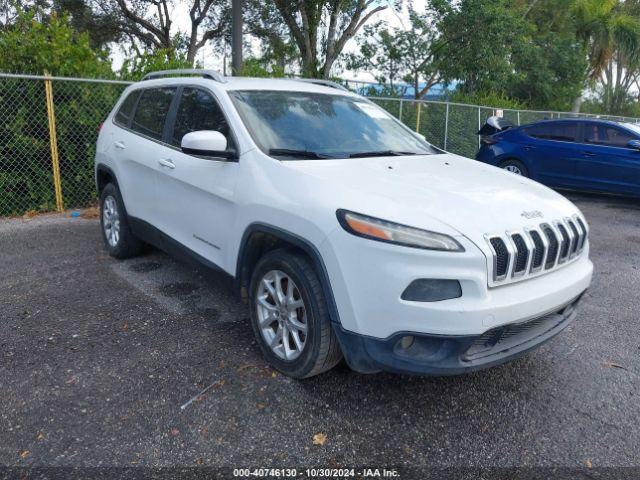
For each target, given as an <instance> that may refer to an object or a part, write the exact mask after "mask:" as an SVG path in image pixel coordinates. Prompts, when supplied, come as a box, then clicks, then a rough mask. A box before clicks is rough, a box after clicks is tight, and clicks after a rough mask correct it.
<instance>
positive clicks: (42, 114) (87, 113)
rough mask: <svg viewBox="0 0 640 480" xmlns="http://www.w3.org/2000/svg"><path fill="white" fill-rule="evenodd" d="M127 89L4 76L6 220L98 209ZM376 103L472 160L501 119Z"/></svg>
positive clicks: (462, 108) (1, 151) (482, 110)
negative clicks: (99, 172) (105, 125)
mask: <svg viewBox="0 0 640 480" xmlns="http://www.w3.org/2000/svg"><path fill="white" fill-rule="evenodd" d="M129 83H130V82H123V81H115V80H103V79H87V78H65V77H47V76H37V75H14V74H3V73H0V216H13V215H22V214H24V213H25V212H30V211H36V212H46V211H55V210H58V211H62V210H63V209H68V208H79V207H85V206H88V205H90V204H91V203H93V202H95V199H96V191H95V184H94V179H93V160H94V155H95V144H96V139H97V136H98V129H99V126H100V123H101V122H102V121H104V119H105V118H106V116H107V115H108V113H109V111H110V110H111V108H112V107H113V105H114V104H115V102H116V100H117V99H118V97H119V96H120V94H121V93H122V91H123V90H124V88H126V86H127V85H128V84H129ZM370 98H371V100H372V101H373V102H375V103H377V104H378V105H380V106H381V107H382V108H384V109H386V110H387V111H388V112H390V113H391V114H392V115H394V116H396V117H397V118H399V119H400V120H401V121H402V122H404V123H405V124H406V125H408V126H409V127H411V128H412V129H414V130H416V131H418V132H420V133H422V134H423V135H425V137H426V138H427V140H429V141H430V142H431V143H433V144H434V145H436V146H437V147H440V148H443V149H445V150H447V151H450V152H453V153H457V154H459V155H463V156H467V157H473V156H474V155H475V153H476V151H477V150H478V147H479V138H478V136H477V135H476V132H477V131H478V129H479V128H480V126H481V124H482V123H483V122H484V121H485V120H486V118H487V117H488V116H490V115H494V114H495V113H496V110H495V109H493V108H489V107H482V106H477V105H464V104H458V103H447V102H436V101H414V100H407V99H398V98H380V97H370ZM504 116H505V117H507V118H509V119H510V120H512V121H513V122H514V123H516V124H524V123H528V122H531V121H534V120H540V119H544V118H563V117H575V116H576V115H574V114H571V113H563V112H534V111H525V110H506V109H505V110H504ZM580 116H581V117H593V115H580ZM599 118H607V119H612V120H620V121H632V122H637V119H630V118H623V117H610V116H600V117H599Z"/></svg>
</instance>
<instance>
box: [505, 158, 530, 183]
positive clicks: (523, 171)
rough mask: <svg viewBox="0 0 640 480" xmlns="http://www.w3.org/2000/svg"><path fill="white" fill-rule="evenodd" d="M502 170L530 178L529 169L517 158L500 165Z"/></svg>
mask: <svg viewBox="0 0 640 480" xmlns="http://www.w3.org/2000/svg"><path fill="white" fill-rule="evenodd" d="M500 168H502V169H503V170H506V171H508V172H511V173H513V174H515V175H521V176H523V177H527V178H528V177H529V171H528V170H527V167H525V166H524V163H522V162H521V161H520V160H516V159H515V158H510V159H508V160H505V161H504V162H502V163H501V164H500Z"/></svg>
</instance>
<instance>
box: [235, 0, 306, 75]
mask: <svg viewBox="0 0 640 480" xmlns="http://www.w3.org/2000/svg"><path fill="white" fill-rule="evenodd" d="M244 6H245V8H244V22H245V26H246V30H247V32H248V33H249V34H251V35H252V36H253V37H254V38H256V39H257V40H258V41H259V42H260V45H261V54H260V60H259V63H261V64H262V65H261V66H262V67H264V64H265V63H267V64H272V65H273V67H274V68H275V71H278V72H280V71H281V72H284V71H285V69H286V68H287V67H292V66H298V67H299V66H300V65H299V64H300V55H299V53H298V49H297V47H296V44H295V42H294V41H293V40H292V38H291V36H290V35H289V29H288V27H287V25H286V24H285V23H284V22H283V21H282V16H281V15H280V12H279V11H278V9H277V8H276V6H275V3H274V2H272V1H268V2H265V1H264V0H245V4H244Z"/></svg>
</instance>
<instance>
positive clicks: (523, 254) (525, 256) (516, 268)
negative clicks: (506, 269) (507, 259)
mask: <svg viewBox="0 0 640 480" xmlns="http://www.w3.org/2000/svg"><path fill="white" fill-rule="evenodd" d="M511 239H512V240H513V244H514V245H515V247H516V258H515V262H514V264H513V275H518V274H522V273H524V271H525V270H526V269H527V262H528V261H529V249H528V248H527V244H526V243H525V241H524V238H522V235H520V234H519V233H514V234H513V235H511Z"/></svg>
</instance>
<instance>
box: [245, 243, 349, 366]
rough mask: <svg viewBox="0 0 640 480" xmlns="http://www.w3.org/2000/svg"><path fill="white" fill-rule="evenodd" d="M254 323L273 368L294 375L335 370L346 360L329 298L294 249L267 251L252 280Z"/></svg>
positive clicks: (251, 298)
mask: <svg viewBox="0 0 640 480" xmlns="http://www.w3.org/2000/svg"><path fill="white" fill-rule="evenodd" d="M249 293H250V296H249V298H250V305H251V326H252V328H253V333H254V335H255V338H256V341H257V342H258V345H259V346H260V350H261V351H262V354H263V356H264V357H265V359H266V360H267V361H268V362H269V364H270V365H271V366H273V367H274V368H275V369H277V370H279V371H280V372H282V373H283V374H285V375H287V376H289V377H293V378H308V377H312V376H314V375H318V374H320V373H323V372H326V371H327V370H330V369H332V368H333V367H334V366H335V365H337V364H338V362H340V360H341V359H342V351H341V350H340V346H339V344H338V339H337V338H336V335H335V333H334V332H333V328H332V326H331V319H330V318H329V311H328V307H327V302H326V299H325V296H324V292H323V289H322V285H321V283H320V280H319V279H318V275H317V274H316V272H315V269H314V267H313V265H312V263H311V262H310V261H309V259H308V258H307V257H306V256H305V255H302V254H300V253H297V252H295V251H291V250H285V249H279V250H274V251H271V252H269V253H267V254H266V255H265V256H264V257H262V258H261V259H260V260H259V261H258V264H257V265H256V267H255V269H254V271H253V274H252V276H251V283H250V289H249Z"/></svg>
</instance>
